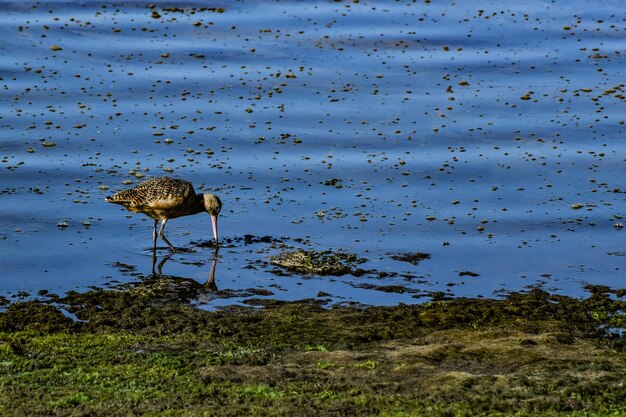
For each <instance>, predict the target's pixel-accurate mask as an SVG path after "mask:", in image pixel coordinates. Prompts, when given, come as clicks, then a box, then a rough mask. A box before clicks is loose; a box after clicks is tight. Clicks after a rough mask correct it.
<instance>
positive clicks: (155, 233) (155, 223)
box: [152, 219, 159, 251]
mask: <svg viewBox="0 0 626 417" xmlns="http://www.w3.org/2000/svg"><path fill="white" fill-rule="evenodd" d="M158 222H159V221H158V220H157V219H154V228H153V229H152V248H153V250H155V251H156V238H157V231H156V227H157V223H158Z"/></svg>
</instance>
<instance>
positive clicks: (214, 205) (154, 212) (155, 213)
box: [105, 177, 222, 252]
mask: <svg viewBox="0 0 626 417" xmlns="http://www.w3.org/2000/svg"><path fill="white" fill-rule="evenodd" d="M105 200H106V201H107V202H109V203H114V204H120V205H122V206H124V207H125V208H126V209H127V210H129V211H132V212H133V213H143V214H145V215H147V216H150V217H151V218H153V219H154V229H153V231H152V239H153V241H154V248H155V249H156V241H157V223H158V222H159V220H161V221H162V223H161V228H160V229H159V236H161V239H163V241H164V242H165V243H167V245H168V246H169V247H170V249H172V250H173V251H174V252H177V249H176V248H175V247H174V246H173V245H172V244H171V243H170V241H169V240H167V238H166V237H165V234H164V232H163V230H164V229H165V223H167V221H168V220H169V219H174V218H176V217H181V216H189V215H191V214H197V213H201V212H204V211H206V212H207V213H209V215H210V216H211V221H212V223H213V236H214V237H215V245H216V246H217V244H218V237H217V215H218V214H219V213H220V210H221V209H222V202H221V201H220V199H219V197H218V196H216V195H214V194H196V191H195V190H194V189H193V185H191V183H190V182H188V181H184V180H178V179H174V178H169V177H159V178H151V179H149V180H147V181H144V182H142V183H141V184H139V185H138V186H136V187H135V188H131V189H129V190H124V191H122V192H120V193H117V194H115V195H112V196H109V197H106V198H105Z"/></svg>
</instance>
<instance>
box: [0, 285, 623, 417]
mask: <svg viewBox="0 0 626 417" xmlns="http://www.w3.org/2000/svg"><path fill="white" fill-rule="evenodd" d="M176 288H178V287H173V286H172V285H156V284H155V283H154V282H146V283H138V284H134V285H127V286H125V287H123V288H118V289H116V290H92V291H89V292H86V293H77V292H76V293H71V294H69V295H68V296H66V297H64V298H58V297H55V298H54V299H51V300H49V301H46V300H43V301H27V302H17V303H14V304H12V305H10V306H9V307H8V308H7V309H6V310H5V311H4V312H2V313H0V415H3V416H24V415H49V416H78V415H90V416H133V415H152V416H157V415H158V416H160V415H167V416H172V415H174V416H197V415H209V416H241V415H259V416H285V415H310V416H363V415H374V416H422V415H429V416H431V415H432V416H482V415H485V416H486V415H501V416H504V415H513V414H515V415H523V416H540V415H541V416H544V415H548V416H565V415H568V416H569V415H572V416H601V415H623V414H622V413H626V387H625V386H624V383H623V381H624V380H625V378H626V352H625V350H624V347H625V346H624V341H623V339H622V338H621V336H620V334H621V329H622V328H623V327H624V325H625V324H626V321H625V320H624V318H625V316H624V313H623V312H624V310H625V307H626V306H625V302H624V301H622V300H621V298H620V297H619V295H622V294H621V293H620V294H618V293H616V292H611V291H610V290H608V289H606V288H590V290H591V291H592V292H591V295H590V296H589V297H588V298H587V299H584V300H577V299H572V298H568V297H563V296H555V295H551V294H548V293H546V292H544V291H541V290H532V291H530V292H528V293H514V294H511V295H510V296H509V297H508V298H507V299H503V300H488V299H453V300H446V301H433V302H430V303H427V304H423V305H413V306H408V305H401V306H397V307H367V308H363V307H361V308H353V307H334V308H330V309H324V308H321V307H320V306H318V305H315V304H311V303H275V304H269V303H268V304H267V306H266V307H265V308H263V309H252V308H243V307H229V308H227V309H225V310H220V311H213V312H207V311H202V310H199V309H196V308H194V307H193V306H190V305H189V304H187V303H184V302H180V301H179V302H175V301H172V298H173V297H172V291H176ZM184 291H189V288H188V287H186V288H185V289H184ZM197 291H201V290H200V289H197ZM70 317H71V318H70ZM516 413H517V414H516Z"/></svg>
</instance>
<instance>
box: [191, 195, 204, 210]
mask: <svg viewBox="0 0 626 417" xmlns="http://www.w3.org/2000/svg"><path fill="white" fill-rule="evenodd" d="M190 208H191V213H189V214H198V213H202V212H203V211H205V208H204V197H203V196H202V194H196V199H195V200H194V202H193V204H192V205H191V207H190Z"/></svg>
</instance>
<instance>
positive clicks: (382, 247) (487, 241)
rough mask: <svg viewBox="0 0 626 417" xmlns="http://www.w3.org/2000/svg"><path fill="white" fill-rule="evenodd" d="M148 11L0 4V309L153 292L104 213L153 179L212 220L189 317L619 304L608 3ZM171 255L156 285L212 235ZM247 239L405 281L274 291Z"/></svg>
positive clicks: (130, 221) (182, 267)
mask: <svg viewBox="0 0 626 417" xmlns="http://www.w3.org/2000/svg"><path fill="white" fill-rule="evenodd" d="M151 3H154V2H147V1H146V2H143V1H136V2H123V3H116V4H104V3H102V2H82V3H80V4H74V3H65V2H45V3H34V2H33V3H28V2H0V35H1V37H2V41H1V42H0V53H1V56H2V59H1V60H0V94H1V97H2V100H0V106H1V107H0V126H1V127H2V128H1V130H0V158H1V164H2V166H1V168H2V169H1V171H0V172H1V174H0V199H1V200H0V201H1V205H0V253H1V254H0V261H1V264H0V293H2V294H5V295H11V296H13V297H18V296H20V292H27V293H29V294H31V295H34V294H35V292H36V291H37V290H40V289H47V290H50V291H53V292H57V293H60V292H64V291H67V290H69V289H76V288H79V289H84V288H86V287H88V286H101V285H107V284H109V283H112V282H113V283H114V282H119V281H128V280H135V279H141V278H142V277H144V276H147V275H149V274H150V273H151V271H152V253H151V250H150V245H151V224H152V222H151V220H150V219H148V218H145V217H144V216H140V215H131V214H130V213H127V212H125V211H123V210H122V209H121V208H119V207H116V206H112V205H110V204H107V203H105V202H104V197H105V196H107V195H110V194H112V193H114V192H117V191H120V190H122V189H124V188H127V187H129V186H130V185H128V184H125V182H126V183H128V182H129V181H132V183H138V182H140V181H141V180H143V179H146V178H148V177H150V176H160V175H170V176H175V177H180V178H185V179H188V180H190V181H192V182H193V183H194V185H195V186H196V188H197V189H198V190H202V191H209V192H215V193H217V194H219V195H220V197H221V198H222V200H223V202H224V209H223V211H222V214H221V216H220V234H221V236H223V237H224V238H226V239H230V242H231V243H230V244H228V245H226V246H225V247H224V248H222V249H221V250H220V252H219V255H218V258H217V261H216V273H215V277H216V285H217V286H218V288H219V289H220V290H229V291H231V293H232V294H234V295H235V296H234V297H226V298H225V297H221V296H219V295H216V296H211V294H210V293H207V298H206V299H202V300H199V302H200V303H201V304H206V305H208V306H218V305H224V304H229V303H237V302H241V301H242V300H244V299H245V298H247V297H249V292H246V290H249V289H266V290H269V291H271V292H272V293H273V294H272V295H268V297H270V298H278V299H285V300H293V299H301V298H307V297H317V296H318V295H319V296H320V297H322V298H327V299H330V300H332V301H333V302H361V303H368V304H394V303H397V302H400V301H402V302H416V301H421V300H424V299H425V298H427V297H425V294H427V293H428V292H433V291H441V292H446V293H449V294H451V295H455V296H494V295H497V294H498V293H499V292H501V291H512V290H518V289H521V288H524V287H526V286H529V285H537V284H540V285H544V286H545V287H546V288H547V289H550V290H554V291H558V292H561V293H564V294H569V295H576V296H578V295H580V294H582V292H583V291H584V290H583V285H585V284H588V283H591V284H603V285H608V286H611V287H620V288H621V287H623V277H624V273H623V269H624V266H625V260H626V247H625V246H626V245H624V233H626V232H624V231H623V230H620V229H619V224H620V223H621V222H623V219H621V216H623V215H624V212H623V211H624V201H625V198H624V161H625V160H624V156H625V155H626V152H625V151H626V145H625V143H624V140H623V135H624V101H625V100H624V84H623V82H624V76H623V75H624V72H623V68H624V55H625V54H626V50H625V49H624V45H626V43H625V36H626V21H625V19H624V18H623V13H622V11H623V4H621V2H619V1H607V2H602V4H601V5H599V4H598V3H596V2H587V1H579V0H574V1H569V2H556V3H550V2H541V1H532V2H525V4H524V5H507V6H506V7H505V6H502V5H501V4H500V3H499V2H472V3H471V4H465V3H462V4H461V3H454V2H449V3H443V2H437V4H434V2H433V3H423V2H421V3H410V2H406V3H405V2H393V3H392V2H384V3H383V2H372V3H367V2H358V3H352V2H317V1H310V2H269V1H268V2H264V1H261V2H258V1H255V2H237V3H236V4H232V3H231V2H225V3H224V4H223V5H219V4H215V5H212V6H215V7H220V6H223V7H224V10H223V12H222V11H220V10H206V9H205V10H202V9H200V7H202V6H204V5H205V4H204V3H203V2H193V1H189V2H182V3H177V2H168V3H156V5H155V7H154V8H153V9H150V4H151ZM173 6H177V7H178V8H179V10H172V9H169V10H167V8H171V7H173ZM53 46H56V47H53ZM57 47H58V48H61V49H60V50H58V48H57ZM53 49H56V50H53ZM579 205H580V206H579ZM576 207H579V208H576ZM64 224H67V227H59V225H61V226H63V225H64ZM616 226H617V227H616ZM483 228H484V229H483ZM167 232H168V237H169V239H170V240H171V241H172V242H173V243H174V244H176V245H178V246H184V247H188V248H192V249H193V252H189V253H182V254H175V255H173V256H171V257H170V258H169V259H168V260H167V261H166V263H165V264H164V265H163V267H162V273H163V274H167V275H171V276H177V277H184V278H191V279H194V280H196V281H198V282H204V281H206V280H207V277H208V275H209V273H210V269H211V263H212V260H213V251H212V249H211V248H210V247H207V246H206V245H202V243H204V242H207V241H210V239H211V237H212V233H211V223H210V219H209V217H208V216H205V215H198V216H192V217H186V218H180V219H176V220H173V221H171V222H170V223H168V227H167ZM245 234H250V235H254V236H271V237H273V238H276V239H281V240H282V241H283V242H285V243H286V244H288V245H291V246H295V247H303V248H314V249H326V248H332V249H342V250H346V251H350V252H354V253H357V254H358V255H359V256H363V257H367V258H368V259H369V260H370V261H369V262H368V263H367V264H366V267H367V268H370V269H376V270H379V271H387V272H399V273H400V274H401V275H400V276H396V277H387V278H379V277H373V276H369V277H368V276H366V277H361V278H356V277H352V276H344V277H334V278H329V277H298V276H280V275H275V274H273V273H272V272H270V271H269V270H270V269H271V268H272V267H271V266H269V265H267V262H268V260H269V256H271V255H273V254H276V253H278V252H279V250H280V248H275V247H272V245H270V244H268V243H263V242H260V243H253V244H246V241H245V240H243V239H240V237H241V236H243V235H245ZM297 239H305V240H306V242H304V243H299V242H298V240H297ZM404 252H425V253H429V254H431V255H432V257H431V259H429V260H424V261H422V262H421V263H420V264H419V265H417V266H414V265H411V264H409V263H406V262H399V261H394V260H393V259H391V258H390V255H393V254H398V253H404ZM167 254H168V251H167V250H166V249H165V248H164V247H163V248H160V249H159V251H158V257H159V259H162V257H163V256H166V255H167ZM463 271H470V272H473V273H476V274H479V275H478V276H476V277H472V276H468V275H464V276H460V275H459V273H460V272H463ZM402 275H404V277H403V276H402ZM364 284H365V285H364ZM391 285H401V286H404V287H405V289H407V290H408V291H406V292H404V293H394V292H391V293H390V292H384V291H379V290H376V289H372V288H371V287H372V286H374V287H375V286H391ZM320 291H322V292H324V293H326V294H318V293H319V292H320ZM22 295H23V294H22Z"/></svg>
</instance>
